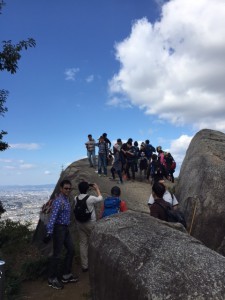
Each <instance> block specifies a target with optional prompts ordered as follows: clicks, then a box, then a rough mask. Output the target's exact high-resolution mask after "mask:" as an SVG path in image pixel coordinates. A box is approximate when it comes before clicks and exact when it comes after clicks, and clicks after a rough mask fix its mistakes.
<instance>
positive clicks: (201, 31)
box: [108, 0, 225, 131]
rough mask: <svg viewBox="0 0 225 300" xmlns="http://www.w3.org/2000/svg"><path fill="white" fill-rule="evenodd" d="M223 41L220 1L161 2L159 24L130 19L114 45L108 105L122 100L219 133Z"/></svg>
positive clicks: (224, 12) (224, 78) (223, 125)
mask: <svg viewBox="0 0 225 300" xmlns="http://www.w3.org/2000/svg"><path fill="white" fill-rule="evenodd" d="M159 2H161V1H159ZM224 37H225V5H224V0H214V1H211V0H198V1H190V0H182V1H180V0H171V1H170V2H166V3H164V5H163V6H162V16H161V20H160V21H158V22H156V23H155V24H151V23H150V22H148V21H147V19H145V18H143V19H141V20H138V21H136V22H135V23H134V24H133V27H132V31H131V34H130V36H129V37H128V38H126V39H125V40H124V41H122V42H120V43H118V44H116V46H115V48H116V58H117V60H118V61H119V62H120V65H121V67H120V70H119V72H118V73H117V74H115V75H114V77H113V78H112V79H111V81H110V83H109V89H110V92H111V100H109V102H108V103H109V104H111V105H115V106H117V107H118V106H119V104H120V103H121V102H120V101H121V100H120V99H121V98H122V99H123V98H124V97H125V98H126V99H127V98H129V99H130V103H131V104H132V105H136V106H138V107H140V108H141V109H144V110H145V112H146V113H147V114H151V115H157V116H158V118H159V119H160V120H166V121H169V122H170V123H172V124H175V125H177V126H180V125H184V124H191V125H193V127H194V128H195V129H197V130H199V129H202V128H212V129H217V130H221V131H225V119H224V115H225V38H224Z"/></svg>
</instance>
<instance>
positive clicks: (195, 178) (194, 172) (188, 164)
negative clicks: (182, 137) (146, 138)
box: [176, 129, 225, 254]
mask: <svg viewBox="0 0 225 300" xmlns="http://www.w3.org/2000/svg"><path fill="white" fill-rule="evenodd" d="M224 179H225V134H223V133H222V132H219V131H214V130H209V129H204V130H201V131H199V132H198V133H197V134H196V135H195V136H194V138H193V139H192V141H191V143H190V145H189V148H188V150H187V153H186V156H185V159H184V161H183V164H182V167H181V171H180V175H179V179H178V185H177V187H176V196H178V199H180V206H181V207H182V209H183V211H184V213H185V215H186V219H187V223H188V230H189V231H191V235H193V236H194V237H196V238H197V239H199V240H201V241H202V242H203V243H204V244H205V245H206V246H208V247H210V248H211V249H214V250H218V251H220V253H222V254H225V247H224V244H225V243H224V242H223V239H224V236H225V230H224V229H225V184H224Z"/></svg>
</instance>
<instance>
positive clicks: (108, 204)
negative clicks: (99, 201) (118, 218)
mask: <svg viewBox="0 0 225 300" xmlns="http://www.w3.org/2000/svg"><path fill="white" fill-rule="evenodd" d="M120 202H121V200H120V199H119V198H118V197H108V198H106V199H105V201H104V211H103V214H102V218H104V217H107V216H110V215H113V214H117V213H119V212H120Z"/></svg>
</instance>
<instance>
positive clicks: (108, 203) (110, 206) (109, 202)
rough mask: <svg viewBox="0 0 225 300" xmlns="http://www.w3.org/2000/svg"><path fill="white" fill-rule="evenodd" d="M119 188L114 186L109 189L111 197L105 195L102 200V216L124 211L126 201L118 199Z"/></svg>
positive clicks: (119, 194)
mask: <svg viewBox="0 0 225 300" xmlns="http://www.w3.org/2000/svg"><path fill="white" fill-rule="evenodd" d="M120 196H121V190H120V188H119V187H118V186H114V187H113V188H112V189H111V197H107V198H106V199H105V200H104V206H103V209H102V216H101V217H102V218H104V217H108V216H110V215H113V214H117V213H120V212H124V211H126V210H127V206H126V202H125V201H123V200H120Z"/></svg>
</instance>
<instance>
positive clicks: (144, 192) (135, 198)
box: [33, 158, 151, 255]
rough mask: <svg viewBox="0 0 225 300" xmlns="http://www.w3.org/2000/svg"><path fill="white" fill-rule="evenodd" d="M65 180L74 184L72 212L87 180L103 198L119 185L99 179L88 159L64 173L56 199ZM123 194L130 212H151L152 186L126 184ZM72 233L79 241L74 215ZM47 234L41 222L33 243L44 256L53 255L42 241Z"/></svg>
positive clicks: (122, 189) (57, 189) (56, 187)
mask: <svg viewBox="0 0 225 300" xmlns="http://www.w3.org/2000/svg"><path fill="white" fill-rule="evenodd" d="M108 174H109V176H110V175H111V174H110V166H109V167H108ZM63 179H69V180H70V181H71V183H72V191H71V194H70V203H71V206H72V210H73V209H74V197H75V196H76V195H78V194H79V191H78V183H79V182H80V181H82V180H86V181H87V182H90V183H93V182H94V183H97V184H98V186H99V187H100V190H101V193H102V195H103V197H106V196H108V195H110V191H111V188H112V187H113V186H115V185H117V183H116V181H110V180H109V177H99V176H98V174H97V173H96V172H95V170H94V169H93V168H90V167H89V163H88V159H86V158H85V159H81V160H79V161H76V162H74V163H72V164H71V165H69V166H68V167H67V168H66V169H65V170H64V171H63V172H62V173H61V176H60V178H59V180H58V182H57V184H56V186H55V189H54V191H53V193H52V195H51V198H54V196H55V194H58V193H59V191H60V182H61V181H62V180H63ZM120 188H121V191H122V194H121V199H123V200H126V203H127V206H128V209H129V210H133V211H145V212H149V208H148V205H147V200H148V198H149V195H150V193H151V186H150V184H149V183H146V182H126V183H125V184H124V185H120ZM88 192H89V194H94V191H93V190H89V191H88ZM100 210H101V204H98V205H96V211H97V216H99V214H100ZM71 231H72V232H73V237H74V239H75V240H77V232H76V227H75V219H74V214H73V213H72V214H71ZM44 234H45V228H44V224H43V222H41V221H39V223H38V226H37V228H36V231H35V234H34V238H33V242H34V244H35V245H36V246H37V247H38V248H39V249H40V251H41V252H42V253H43V254H44V255H50V254H51V249H52V247H51V244H48V245H47V246H46V244H44V243H43V241H42V239H43V236H44Z"/></svg>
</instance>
